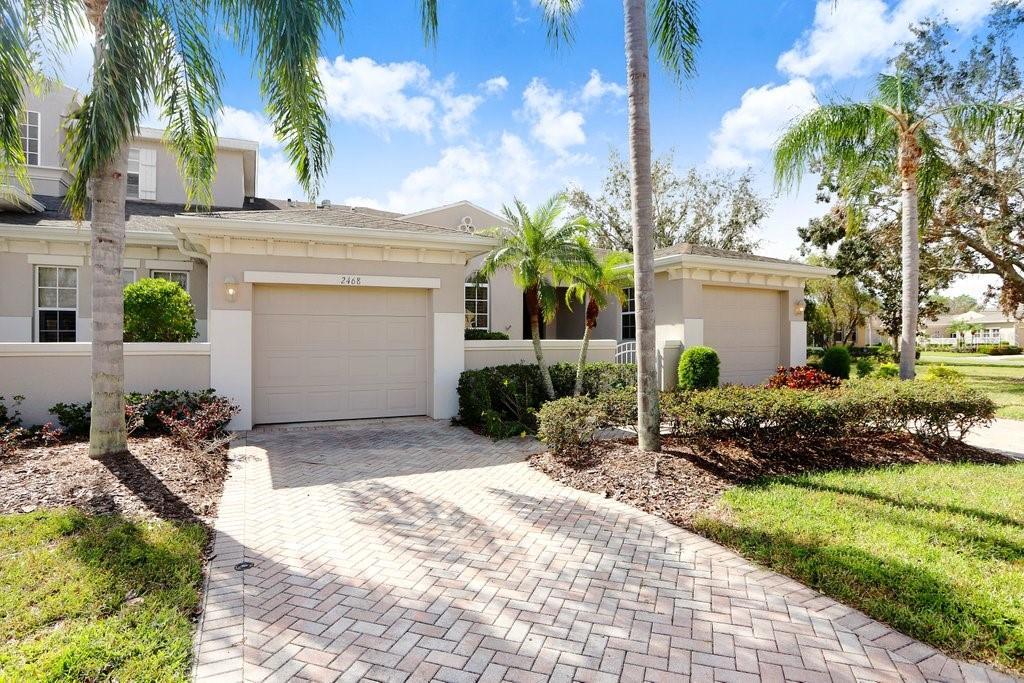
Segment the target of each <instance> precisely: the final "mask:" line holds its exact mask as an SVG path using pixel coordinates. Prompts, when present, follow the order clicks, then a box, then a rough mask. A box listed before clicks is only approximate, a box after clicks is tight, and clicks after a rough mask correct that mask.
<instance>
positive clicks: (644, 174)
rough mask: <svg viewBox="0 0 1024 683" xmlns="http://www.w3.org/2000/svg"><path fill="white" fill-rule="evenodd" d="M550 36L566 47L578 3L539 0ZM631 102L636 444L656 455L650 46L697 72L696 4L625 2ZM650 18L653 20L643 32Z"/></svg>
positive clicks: (677, 69)
mask: <svg viewBox="0 0 1024 683" xmlns="http://www.w3.org/2000/svg"><path fill="white" fill-rule="evenodd" d="M538 1H539V3H540V5H541V7H542V9H543V10H544V16H545V19H546V20H547V26H548V36H549V38H550V39H552V40H553V41H555V42H571V41H572V39H573V33H574V30H575V27H574V16H575V13H576V11H577V10H578V9H579V7H580V5H581V3H580V2H579V0H538ZM622 6H623V13H624V17H625V21H624V24H625V38H626V96H627V100H628V102H629V114H628V121H629V128H628V130H629V135H628V138H629V176H630V198H631V201H630V214H631V217H632V221H631V222H632V225H633V254H634V276H635V278H636V288H635V292H636V327H637V334H636V346H637V410H638V425H637V436H638V445H639V446H640V449H641V450H644V451H660V450H661V415H660V410H659V405H658V399H659V389H660V388H659V386H658V358H657V349H656V348H655V334H654V327H655V326H654V234H653V232H654V186H653V179H652V177H651V109H650V105H651V93H650V87H651V83H650V81H651V70H650V54H649V52H650V46H651V44H653V46H654V51H655V53H656V54H657V56H658V59H659V61H661V63H662V64H663V65H664V66H665V68H666V69H667V70H668V71H669V73H670V74H672V76H673V77H675V78H676V79H677V80H682V79H683V78H684V77H687V76H692V75H693V74H694V73H695V72H696V51H697V47H698V46H699V45H700V34H699V32H698V28H697V2H696V0H652V3H651V7H650V13H649V14H648V4H647V2H646V0H623V2H622ZM648 17H650V19H651V24H650V28H648V23H647V21H648Z"/></svg>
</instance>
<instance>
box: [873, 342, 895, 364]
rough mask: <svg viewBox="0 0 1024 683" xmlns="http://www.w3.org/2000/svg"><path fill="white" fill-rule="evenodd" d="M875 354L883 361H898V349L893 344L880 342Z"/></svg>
mask: <svg viewBox="0 0 1024 683" xmlns="http://www.w3.org/2000/svg"><path fill="white" fill-rule="evenodd" d="M875 355H876V356H877V357H878V360H880V361H881V362H883V363H895V362H896V349H894V348H893V347H892V344H879V345H878V351H877V352H876V354H875Z"/></svg>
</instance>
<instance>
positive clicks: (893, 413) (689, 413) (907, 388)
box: [538, 379, 995, 457]
mask: <svg viewBox="0 0 1024 683" xmlns="http://www.w3.org/2000/svg"><path fill="white" fill-rule="evenodd" d="M620 393H621V392H620ZM623 398H624V397H620V399H619V402H615V401H611V400H609V399H605V398H604V397H601V396H598V397H584V398H578V399H572V398H567V399H561V400H560V401H553V402H551V403H549V404H546V405H545V406H544V407H543V408H542V409H541V411H540V429H539V431H538V434H539V435H540V436H541V438H542V439H544V441H545V442H547V444H548V446H549V447H550V448H551V451H552V453H554V454H555V455H558V456H566V457H579V456H581V455H584V454H586V453H587V452H589V449H590V447H591V446H592V444H593V440H594V437H595V434H596V433H597V431H598V430H600V429H602V428H604V427H608V426H619V425H627V424H634V423H635V417H634V416H635V409H636V400H635V397H634V398H633V401H632V409H633V413H632V414H630V415H624V414H623V412H622V410H623V407H622V403H621V400H622V399H623ZM661 410H662V417H663V419H664V420H665V421H666V422H668V423H669V424H670V425H671V429H672V433H673V434H674V435H676V436H679V437H683V438H686V439H688V440H690V441H691V442H693V443H694V444H697V445H705V444H707V443H709V442H711V441H714V440H733V441H739V442H741V443H745V444H747V445H748V446H751V447H759V448H766V449H768V450H777V449H779V448H783V447H785V445H786V444H787V443H788V442H789V441H790V440H792V439H799V438H842V437H845V436H852V435H865V434H877V433H893V432H910V433H914V434H918V435H920V436H924V437H936V438H942V439H949V438H962V437H963V435H964V434H966V433H967V432H968V431H969V430H971V429H973V428H974V427H977V426H979V425H983V424H986V423H987V422H989V421H990V420H991V419H992V417H993V416H994V414H995V404H994V403H993V402H992V400H991V399H989V398H988V397H987V396H985V395H984V394H982V393H981V392H979V391H976V390H974V389H971V388H970V387H968V386H967V385H966V384H964V383H940V382H933V381H919V382H890V381H886V380H877V379H862V380H861V379H858V380H851V381H848V382H846V383H844V384H843V386H842V387H841V388H837V389H818V390H803V389H769V388H766V387H742V386H726V387H721V388H719V389H709V390H705V391H675V392H669V393H666V394H663V395H662V401H661Z"/></svg>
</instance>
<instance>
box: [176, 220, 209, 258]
mask: <svg viewBox="0 0 1024 683" xmlns="http://www.w3.org/2000/svg"><path fill="white" fill-rule="evenodd" d="M170 228H171V234H172V235H174V239H175V241H176V242H177V243H178V251H180V252H181V253H182V254H184V255H185V256H188V257H189V258H193V259H196V260H198V261H202V262H203V263H206V264H209V263H210V255H209V254H204V253H202V252H200V251H199V250H198V249H197V248H196V246H195V245H194V244H192V243H191V242H189V240H188V238H187V237H185V235H184V233H182V232H181V230H180V229H179V228H178V226H176V225H173V224H172V225H171V226H170Z"/></svg>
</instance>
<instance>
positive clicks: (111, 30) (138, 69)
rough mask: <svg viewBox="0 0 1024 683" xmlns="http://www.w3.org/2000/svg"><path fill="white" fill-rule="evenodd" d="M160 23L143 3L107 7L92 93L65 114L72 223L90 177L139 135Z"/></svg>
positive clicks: (114, 1) (80, 214)
mask: <svg viewBox="0 0 1024 683" xmlns="http://www.w3.org/2000/svg"><path fill="white" fill-rule="evenodd" d="M158 19H159V17H157V16H155V15H154V14H153V11H152V7H151V6H150V5H149V3H147V2H145V1H144V0H110V2H109V3H108V5H107V9H106V12H105V13H104V15H103V32H102V34H101V35H100V36H98V40H99V41H100V43H101V47H102V49H101V50H100V58H99V60H98V61H97V62H96V63H95V64H94V65H93V82H92V90H91V91H90V92H89V94H88V95H86V96H85V98H84V99H83V101H82V103H81V104H80V105H79V106H78V107H77V108H76V109H75V110H74V111H72V112H71V114H70V115H69V118H68V126H67V134H66V136H65V139H64V146H63V151H64V157H65V159H66V160H67V164H68V167H69V168H74V169H75V170H76V171H75V175H74V178H73V179H72V181H71V184H70V186H69V187H68V192H67V195H66V196H65V198H64V202H65V204H66V205H67V207H68V208H69V209H70V212H71V215H72V216H73V217H74V218H75V219H76V220H81V219H82V218H84V216H85V206H86V202H87V200H88V183H89V180H90V178H91V177H92V176H93V174H94V173H96V172H97V171H99V170H100V169H101V168H103V167H104V166H105V165H106V164H108V163H109V162H110V161H111V160H112V159H114V158H115V157H116V155H118V154H120V153H121V150H122V148H123V147H124V144H125V143H126V142H127V141H128V140H129V139H130V138H132V137H133V136H134V135H135V134H136V132H138V125H139V119H140V117H141V116H142V113H143V111H144V110H145V107H146V96H147V95H148V94H149V93H150V92H152V90H153V74H154V73H155V72H156V61H157V59H158V57H159V52H158V50H157V49H156V48H157V40H156V37H157V36H156V31H155V26H156V22H157V20H158Z"/></svg>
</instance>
